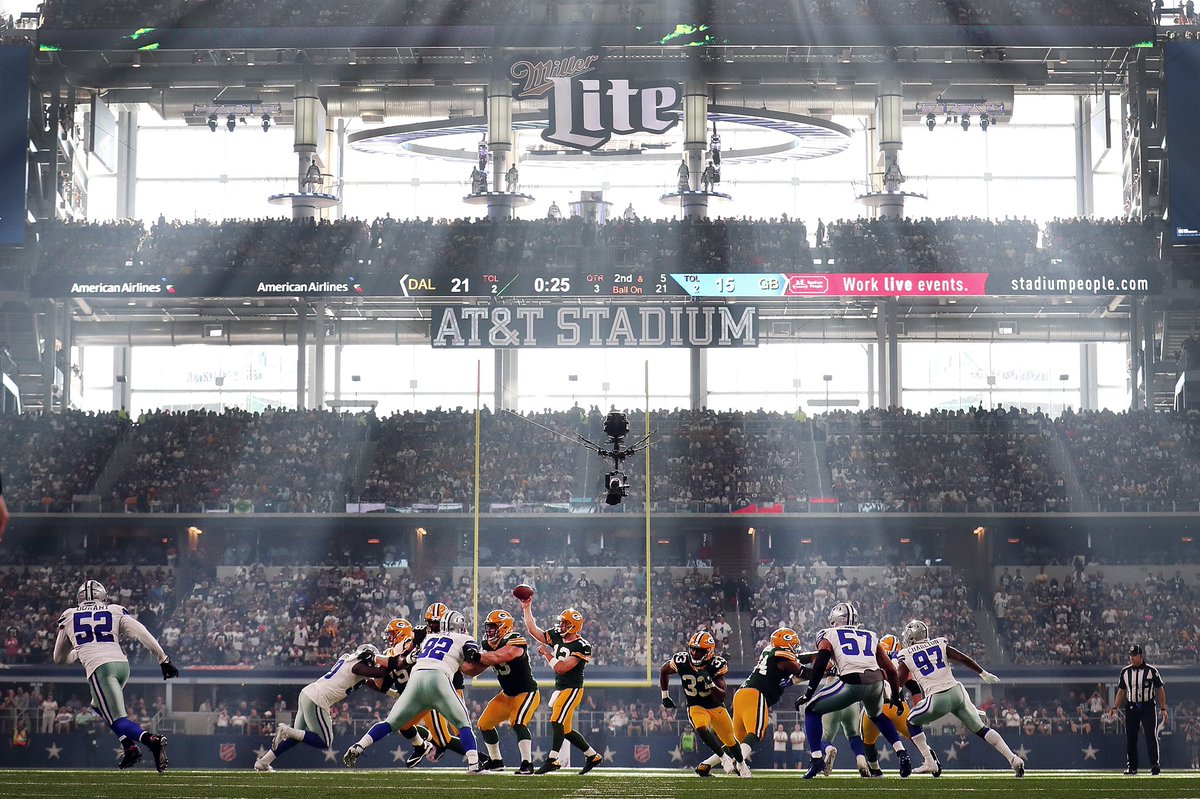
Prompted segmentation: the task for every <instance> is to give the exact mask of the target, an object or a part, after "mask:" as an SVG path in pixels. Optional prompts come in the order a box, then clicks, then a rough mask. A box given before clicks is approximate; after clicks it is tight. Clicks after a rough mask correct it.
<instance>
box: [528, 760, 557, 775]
mask: <svg viewBox="0 0 1200 799" xmlns="http://www.w3.org/2000/svg"><path fill="white" fill-rule="evenodd" d="M560 768H562V766H561V765H559V762H558V761H557V760H552V759H551V758H546V762H545V763H543V764H542V765H540V766H538V767H537V770H536V771H534V772H533V773H534V774H549V773H550V772H551V771H558V770H559V769H560Z"/></svg>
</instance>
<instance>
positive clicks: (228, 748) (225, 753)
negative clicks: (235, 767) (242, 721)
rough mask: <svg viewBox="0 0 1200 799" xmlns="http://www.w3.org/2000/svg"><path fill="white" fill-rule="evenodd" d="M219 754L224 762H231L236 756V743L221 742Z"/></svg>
mask: <svg viewBox="0 0 1200 799" xmlns="http://www.w3.org/2000/svg"><path fill="white" fill-rule="evenodd" d="M219 754H220V755H221V759H222V760H224V761H225V762H226V763H232V762H233V760H234V758H236V757H237V744H221V749H220V752H219Z"/></svg>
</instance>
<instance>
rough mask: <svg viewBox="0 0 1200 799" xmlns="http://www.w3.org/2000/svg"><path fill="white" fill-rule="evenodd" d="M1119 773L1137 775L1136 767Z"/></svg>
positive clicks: (1127, 775) (1129, 775)
mask: <svg viewBox="0 0 1200 799" xmlns="http://www.w3.org/2000/svg"><path fill="white" fill-rule="evenodd" d="M1013 771H1016V766H1013ZM1121 773H1122V774H1124V775H1125V776H1126V777H1136V776H1137V769H1135V768H1127V769H1125V770H1124V771H1122V772H1121Z"/></svg>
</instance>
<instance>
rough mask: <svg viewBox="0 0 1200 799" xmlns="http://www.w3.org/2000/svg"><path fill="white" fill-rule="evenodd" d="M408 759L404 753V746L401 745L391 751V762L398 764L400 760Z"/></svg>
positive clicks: (406, 753)
mask: <svg viewBox="0 0 1200 799" xmlns="http://www.w3.org/2000/svg"><path fill="white" fill-rule="evenodd" d="M407 759H408V752H406V751H404V745H403V744H401V745H399V746H397V747H396V748H395V749H393V750H392V762H393V763H399V762H400V761H402V760H407Z"/></svg>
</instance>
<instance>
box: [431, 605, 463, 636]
mask: <svg viewBox="0 0 1200 799" xmlns="http://www.w3.org/2000/svg"><path fill="white" fill-rule="evenodd" d="M438 621H440V622H441V625H442V626H441V630H442V632H444V633H463V634H465V633H466V632H467V619H466V617H465V616H463V615H462V614H461V613H459V612H458V611H457V610H447V611H446V612H445V613H443V614H442V618H440V619H439V620H438Z"/></svg>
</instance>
